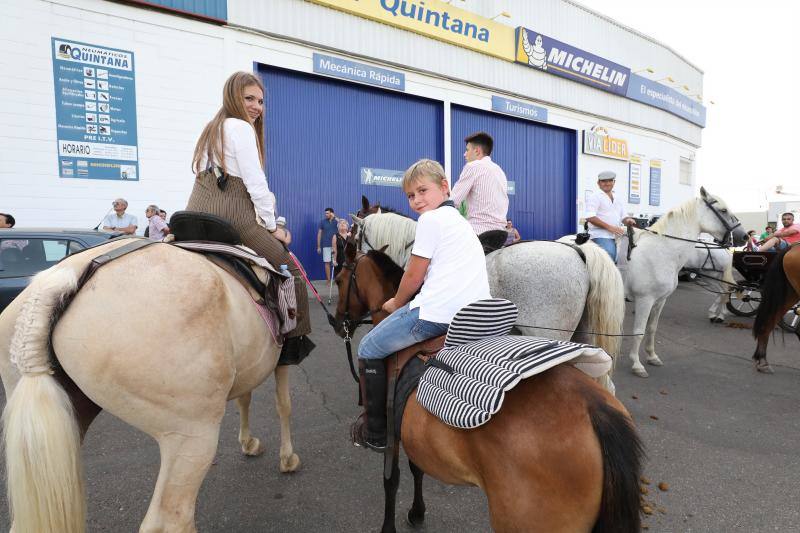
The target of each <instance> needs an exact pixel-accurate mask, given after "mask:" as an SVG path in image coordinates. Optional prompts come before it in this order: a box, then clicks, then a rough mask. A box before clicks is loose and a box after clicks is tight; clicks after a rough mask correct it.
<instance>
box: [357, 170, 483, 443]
mask: <svg viewBox="0 0 800 533" xmlns="http://www.w3.org/2000/svg"><path fill="white" fill-rule="evenodd" d="M403 190H404V191H405V193H406V196H407V197H408V203H409V205H410V206H411V208H412V209H413V210H414V211H416V212H417V213H419V214H420V217H419V220H418V222H417V231H416V237H415V239H414V248H413V249H412V250H411V259H410V260H409V262H408V267H407V268H406V271H405V274H403V278H402V280H401V281H400V287H399V288H398V289H397V293H396V294H395V295H394V297H393V298H391V299H389V300H388V301H387V302H386V303H385V304H383V310H384V311H386V312H387V313H391V314H390V315H389V317H387V318H386V319H385V320H384V321H383V322H381V323H380V324H378V325H377V326H375V328H373V329H372V331H370V332H369V333H367V335H365V336H364V338H363V339H362V340H361V343H360V344H359V346H358V358H359V359H358V361H359V370H360V372H359V373H360V377H361V380H362V383H363V384H364V386H365V389H366V394H365V395H364V396H365V398H364V403H365V409H364V413H363V414H362V415H361V416H360V417H359V419H358V420H357V421H356V423H355V424H354V426H353V442H354V443H355V444H357V445H363V446H366V447H369V448H372V449H375V450H382V449H383V448H384V447H385V446H386V416H385V415H386V369H385V366H384V362H383V359H384V358H386V357H388V356H389V355H391V354H393V353H395V352H397V351H399V350H401V349H403V348H406V347H408V346H411V345H413V344H416V343H418V342H422V341H424V340H426V339H430V338H433V337H437V336H439V335H444V334H445V333H447V328H448V325H449V324H450V321H451V320H452V319H453V316H454V315H455V314H456V313H457V312H458V311H459V310H460V309H461V308H462V307H464V306H466V305H468V304H470V303H472V302H475V301H477V300H483V299H486V298H491V296H490V294H489V280H488V276H487V274H486V260H485V258H484V254H483V248H482V247H481V244H480V241H478V237H477V236H476V235H475V232H474V231H473V229H472V227H471V226H470V225H469V223H468V222H467V221H466V220H465V219H464V217H462V216H461V214H460V213H459V212H458V210H457V209H456V208H455V206H454V205H453V202H451V201H450V200H448V197H449V194H450V187H449V185H448V183H447V178H446V177H445V174H444V169H443V168H442V166H441V165H440V164H439V163H437V162H436V161H431V160H430V159H422V160H420V161H417V162H416V163H415V164H413V165H412V166H411V167H410V168H409V169H408V170H406V173H405V176H404V177H403ZM415 295H416V296H415ZM365 418H366V421H365Z"/></svg>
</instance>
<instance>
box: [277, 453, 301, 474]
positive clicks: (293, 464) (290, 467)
mask: <svg viewBox="0 0 800 533" xmlns="http://www.w3.org/2000/svg"><path fill="white" fill-rule="evenodd" d="M280 468H281V472H283V473H284V474H288V473H290V472H294V471H296V470H297V469H298V468H300V458H299V457H298V456H297V454H296V453H293V454H292V455H290V456H289V457H287V458H283V457H281V467H280Z"/></svg>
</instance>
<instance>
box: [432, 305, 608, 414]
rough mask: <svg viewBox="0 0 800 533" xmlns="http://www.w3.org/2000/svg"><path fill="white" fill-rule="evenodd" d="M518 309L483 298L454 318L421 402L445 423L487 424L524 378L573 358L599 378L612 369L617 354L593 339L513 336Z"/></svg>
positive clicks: (583, 368)
mask: <svg viewBox="0 0 800 533" xmlns="http://www.w3.org/2000/svg"><path fill="white" fill-rule="evenodd" d="M516 319H517V309H516V306H514V304H512V303H511V302H509V301H507V300H500V299H491V300H481V301H479V302H475V303H473V304H470V305H468V306H466V307H465V308H463V309H462V310H461V311H459V312H458V313H457V314H456V316H455V317H454V318H453V321H452V322H451V324H450V328H449V330H448V333H447V337H446V340H445V347H444V348H443V349H442V350H441V351H440V352H439V353H438V354H437V355H436V358H435V361H434V362H432V363H429V367H428V369H427V370H426V371H425V373H424V374H423V375H422V377H421V378H420V381H419V387H418V388H417V401H418V402H419V403H420V405H422V406H423V407H424V408H425V409H427V410H428V411H429V412H430V413H431V414H433V415H435V416H437V417H438V418H439V419H440V420H442V422H444V423H445V424H448V425H450V426H454V427H457V428H462V429H470V428H475V427H478V426H481V425H483V424H485V423H486V422H488V421H489V419H490V418H491V417H492V415H494V414H495V413H497V412H498V411H499V410H500V408H501V407H502V405H503V399H504V398H505V393H506V392H507V391H509V390H511V389H513V388H514V387H515V386H516V385H517V383H519V382H520V381H521V380H523V379H526V378H529V377H531V376H533V375H536V374H538V373H540V372H544V371H545V370H547V369H549V368H552V367H554V366H555V365H558V364H561V363H564V362H567V361H570V362H571V363H572V364H574V365H575V366H576V367H577V368H579V369H581V370H583V371H584V372H586V373H587V374H589V375H590V376H591V377H593V378H599V377H601V376H603V375H605V374H607V373H608V372H609V371H610V370H611V365H612V361H611V357H610V356H609V355H608V354H607V353H606V352H605V351H603V350H602V349H600V348H597V347H595V346H591V345H588V344H580V343H575V342H568V341H554V340H550V339H544V338H541V337H521V336H512V335H508V333H509V331H510V330H511V328H512V327H513V325H514V322H515V321H516Z"/></svg>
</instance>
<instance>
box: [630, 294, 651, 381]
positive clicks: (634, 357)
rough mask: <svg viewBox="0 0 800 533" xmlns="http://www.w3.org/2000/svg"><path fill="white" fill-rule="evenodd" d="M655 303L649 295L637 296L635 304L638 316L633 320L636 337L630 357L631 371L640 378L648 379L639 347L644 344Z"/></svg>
mask: <svg viewBox="0 0 800 533" xmlns="http://www.w3.org/2000/svg"><path fill="white" fill-rule="evenodd" d="M653 302H654V299H653V297H652V296H649V295H644V296H637V297H636V301H635V302H634V306H635V307H634V309H635V310H636V311H635V313H636V314H635V315H634V319H633V335H634V337H633V341H632V344H631V350H630V352H628V356H629V357H630V359H631V363H633V366H632V367H631V371H632V372H633V373H634V374H636V375H637V376H639V377H640V378H646V377H647V370H645V369H644V366H643V365H642V363H641V361H639V347H640V346H641V344H642V337H643V336H644V334H645V329H646V327H647V321H648V318H649V317H650V310H651V309H652V308H653Z"/></svg>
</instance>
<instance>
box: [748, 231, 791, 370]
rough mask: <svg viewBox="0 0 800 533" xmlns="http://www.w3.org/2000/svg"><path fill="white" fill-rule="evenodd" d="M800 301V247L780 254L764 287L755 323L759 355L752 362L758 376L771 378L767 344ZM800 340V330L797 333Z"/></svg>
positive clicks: (773, 263) (769, 271) (757, 353)
mask: <svg viewBox="0 0 800 533" xmlns="http://www.w3.org/2000/svg"><path fill="white" fill-rule="evenodd" d="M798 300H800V245H794V246H792V247H791V248H789V249H788V250H786V251H782V252H778V256H777V257H776V258H775V260H774V261H773V262H772V265H771V266H770V268H769V270H768V271H767V274H766V276H765V277H764V284H763V286H762V287H761V303H760V304H759V306H758V313H757V314H756V320H755V322H754V323H753V337H755V338H756V351H755V352H754V353H753V360H754V361H755V364H756V369H757V370H758V371H759V372H765V373H767V374H771V373H772V372H773V370H772V367H771V366H770V365H769V363H768V362H767V343H768V342H769V335H770V333H772V331H773V330H774V329H775V325H776V324H777V323H778V321H779V320H780V319H781V317H783V315H785V314H786V313H787V312H788V311H789V309H791V307H792V306H793V305H794V304H796V303H797V302H798ZM795 334H796V335H797V338H798V339H800V330H795Z"/></svg>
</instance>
